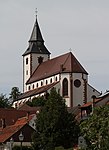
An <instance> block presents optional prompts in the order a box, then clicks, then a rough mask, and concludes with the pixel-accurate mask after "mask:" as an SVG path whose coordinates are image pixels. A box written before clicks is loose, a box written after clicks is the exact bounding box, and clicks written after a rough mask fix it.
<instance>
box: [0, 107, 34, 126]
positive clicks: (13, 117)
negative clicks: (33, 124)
mask: <svg viewBox="0 0 109 150" xmlns="http://www.w3.org/2000/svg"><path fill="white" fill-rule="evenodd" d="M28 111H29V112H30V114H34V113H35V112H36V111H33V110H31V111H30V110H28V109H27V110H16V109H4V108H0V127H1V126H2V121H1V119H5V123H6V126H9V125H12V124H14V123H15V122H16V121H17V119H18V118H21V117H25V116H27V113H28Z"/></svg>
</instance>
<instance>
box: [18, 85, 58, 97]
mask: <svg viewBox="0 0 109 150" xmlns="http://www.w3.org/2000/svg"><path fill="white" fill-rule="evenodd" d="M58 83H59V82H55V83H52V84H49V85H46V86H42V87H40V88H36V89H34V90H30V91H27V92H25V93H23V94H22V95H20V96H19V98H18V100H19V99H24V98H27V97H31V96H34V95H37V94H40V93H43V92H46V91H47V90H49V89H50V88H52V87H54V86H55V85H56V84H58Z"/></svg>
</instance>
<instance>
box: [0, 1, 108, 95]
mask: <svg viewBox="0 0 109 150" xmlns="http://www.w3.org/2000/svg"><path fill="white" fill-rule="evenodd" d="M36 8H37V10H38V13H37V16H38V22H39V25H40V29H41V32H42V35H43V38H44V41H45V45H46V47H47V48H48V50H49V51H50V52H51V57H52V58H53V57H56V56H59V55H61V54H64V53H67V52H69V51H72V53H73V54H74V55H75V56H76V58H77V59H78V60H79V62H80V63H81V64H82V66H83V67H84V68H85V69H86V71H87V72H88V73H89V83H90V85H92V86H93V87H94V88H96V89H97V90H99V91H103V92H105V91H106V90H109V69H108V66H109V57H108V54H109V0H45V1H44V0H0V93H3V94H6V95H8V94H9V93H10V92H11V88H12V87H15V86H16V87H19V89H20V91H22V85H23V83H22V77H23V75H22V70H23V67H22V66H23V65H22V64H23V63H22V59H23V58H22V54H23V53H24V52H25V50H26V49H27V47H28V40H29V38H30V35H31V32H32V29H33V25H34V22H35V15H36V14H35V9H36Z"/></svg>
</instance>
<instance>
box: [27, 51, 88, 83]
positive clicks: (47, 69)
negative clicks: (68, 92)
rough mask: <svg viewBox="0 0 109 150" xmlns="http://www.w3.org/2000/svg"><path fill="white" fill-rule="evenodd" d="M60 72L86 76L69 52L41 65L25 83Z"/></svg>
mask: <svg viewBox="0 0 109 150" xmlns="http://www.w3.org/2000/svg"><path fill="white" fill-rule="evenodd" d="M62 72H64V73H66V72H73V73H84V74H88V73H87V72H86V71H85V69H84V68H83V67H82V66H81V64H80V63H79V62H78V60H77V59H76V58H75V56H74V55H73V54H72V53H71V52H70V53H67V54H64V55H61V56H59V57H56V58H53V59H50V60H48V61H45V62H43V63H41V64H40V65H39V66H38V67H37V68H36V70H35V71H34V73H33V75H32V76H31V78H30V79H29V80H28V81H27V84H29V83H32V82H35V81H38V80H41V79H44V78H46V77H50V76H52V75H55V74H58V73H62Z"/></svg>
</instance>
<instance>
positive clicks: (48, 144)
mask: <svg viewBox="0 0 109 150" xmlns="http://www.w3.org/2000/svg"><path fill="white" fill-rule="evenodd" d="M78 133H79V126H78V123H77V121H76V120H75V116H74V115H72V114H71V113H68V111H67V107H66V105H65V101H64V100H63V98H62V97H61V96H60V95H59V94H57V92H56V90H55V89H52V90H51V92H50V95H49V97H48V99H47V101H46V103H45V105H44V106H43V107H42V109H41V111H40V113H39V114H38V115H37V120H36V132H35V133H34V135H33V148H34V150H35V149H38V150H42V149H44V150H54V149H55V147H58V146H63V147H64V148H70V147H72V146H73V145H75V144H77V138H78Z"/></svg>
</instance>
